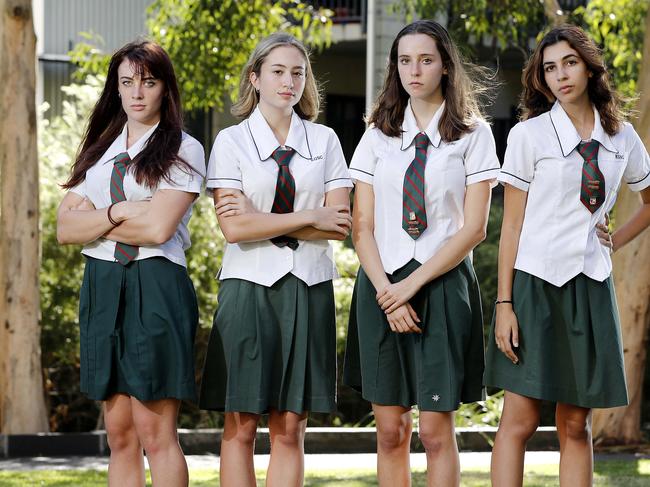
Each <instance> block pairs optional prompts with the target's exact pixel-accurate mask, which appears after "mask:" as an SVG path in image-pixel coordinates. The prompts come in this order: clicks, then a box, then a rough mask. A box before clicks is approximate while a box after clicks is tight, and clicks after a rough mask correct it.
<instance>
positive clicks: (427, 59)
mask: <svg viewBox="0 0 650 487" xmlns="http://www.w3.org/2000/svg"><path fill="white" fill-rule="evenodd" d="M432 62H433V59H431V58H430V57H425V58H424V59H422V64H431V63H432Z"/></svg>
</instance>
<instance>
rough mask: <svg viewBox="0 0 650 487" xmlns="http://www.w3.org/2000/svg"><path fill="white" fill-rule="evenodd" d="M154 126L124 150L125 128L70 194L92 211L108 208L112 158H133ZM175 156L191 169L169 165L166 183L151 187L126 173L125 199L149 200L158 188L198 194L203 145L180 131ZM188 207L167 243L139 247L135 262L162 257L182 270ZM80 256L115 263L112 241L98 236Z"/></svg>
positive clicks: (201, 171) (85, 247) (203, 155)
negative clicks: (122, 155) (87, 202)
mask: <svg viewBox="0 0 650 487" xmlns="http://www.w3.org/2000/svg"><path fill="white" fill-rule="evenodd" d="M157 127H158V124H156V125H155V126H153V127H151V129H149V130H148V131H147V132H146V133H145V134H144V135H143V136H142V137H140V139H139V140H138V141H137V142H136V143H135V144H133V145H132V146H131V147H129V149H127V148H126V141H127V126H126V125H125V126H124V129H123V130H122V132H121V133H120V135H119V136H118V137H117V138H116V139H115V140H114V141H113V143H112V144H111V146H110V147H109V148H108V149H107V150H106V152H105V153H104V155H102V157H101V158H100V159H99V160H98V161H97V162H96V163H95V164H94V165H93V166H92V167H91V168H90V169H88V171H87V172H86V178H85V179H84V181H83V182H81V183H80V184H78V185H77V186H75V187H74V188H72V189H71V191H72V192H74V193H76V194H78V195H80V196H85V197H86V198H88V199H90V201H91V202H92V203H93V205H95V208H98V209H99V208H106V207H107V206H110V204H111V194H110V181H111V173H112V172H113V161H114V159H115V156H117V155H118V154H120V153H122V152H128V153H129V157H131V159H134V158H135V157H136V156H137V155H138V154H139V153H140V152H141V151H142V150H143V149H144V147H145V146H146V144H147V143H148V141H149V138H150V137H151V136H152V135H153V133H154V131H155V130H156V128H157ZM178 155H179V156H180V157H182V158H183V160H185V162H187V163H188V164H189V165H190V166H191V168H192V169H188V168H184V167H181V166H179V165H174V166H172V168H171V169H170V171H169V179H170V181H166V180H164V179H162V180H160V182H159V183H158V186H157V187H155V188H149V187H147V186H144V185H141V184H138V183H137V182H136V181H135V178H134V177H133V172H132V171H131V170H129V171H128V172H127V174H126V176H125V177H124V194H125V196H126V199H127V200H128V201H142V200H145V199H149V198H151V197H152V196H153V194H154V193H155V192H156V191H157V190H159V189H173V190H176V191H185V192H188V193H197V194H200V193H201V186H202V184H203V179H204V178H205V152H204V150H203V146H202V145H201V144H200V143H199V142H198V141H197V140H196V139H195V138H193V137H191V136H190V135H188V134H186V133H185V132H183V133H182V140H181V146H180V149H179V151H178ZM192 206H193V204H192V205H190V207H189V208H188V209H187V211H186V212H185V214H184V215H183V218H181V221H180V223H179V224H178V227H177V228H176V231H175V232H174V235H172V237H171V238H170V239H169V240H168V241H167V242H165V243H163V244H160V245H141V246H140V247H139V250H138V255H137V256H136V257H135V259H136V260H142V259H147V258H149V257H165V258H166V259H169V260H170V261H172V262H174V263H176V264H179V265H182V266H184V267H186V266H187V263H186V260H185V250H187V249H188V248H189V247H190V245H191V241H190V233H189V231H188V229H187V225H188V223H189V221H190V217H191V216H192ZM81 253H82V254H84V255H87V256H89V257H94V258H96V259H101V260H108V261H114V262H115V257H114V255H113V254H114V253H115V242H113V241H112V240H107V239H105V238H103V237H100V238H98V239H97V240H95V241H94V242H91V243H89V244H87V245H85V246H84V248H83V250H82V251H81Z"/></svg>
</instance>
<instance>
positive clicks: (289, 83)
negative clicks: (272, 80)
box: [282, 72, 293, 88]
mask: <svg viewBox="0 0 650 487" xmlns="http://www.w3.org/2000/svg"><path fill="white" fill-rule="evenodd" d="M282 84H283V85H284V86H286V87H287V88H293V76H292V75H291V73H290V72H287V73H285V74H284V76H283V78H282Z"/></svg>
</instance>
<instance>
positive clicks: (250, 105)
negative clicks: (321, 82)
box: [230, 32, 320, 121]
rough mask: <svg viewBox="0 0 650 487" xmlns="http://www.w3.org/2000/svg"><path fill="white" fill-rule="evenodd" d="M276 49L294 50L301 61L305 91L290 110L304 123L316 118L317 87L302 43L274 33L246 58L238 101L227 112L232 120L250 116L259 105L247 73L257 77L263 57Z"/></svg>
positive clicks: (307, 53)
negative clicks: (302, 60)
mask: <svg viewBox="0 0 650 487" xmlns="http://www.w3.org/2000/svg"><path fill="white" fill-rule="evenodd" d="M280 46H291V47H295V48H296V49H298V50H299V51H300V53H301V54H302V55H303V57H304V58H305V90H304V91H303V92H302V96H301V97H300V101H299V102H298V103H297V104H296V105H295V106H294V110H295V111H296V113H297V114H298V116H299V117H300V118H302V119H305V120H310V121H314V120H316V117H317V116H318V112H319V110H320V93H319V92H318V85H317V83H316V79H315V78H314V72H313V71H312V69H311V63H310V61H309V52H308V51H307V48H306V47H305V46H304V44H303V43H302V42H300V41H299V40H298V39H296V38H295V37H294V36H292V35H291V34H287V33H285V32H276V33H275V34H271V35H270V36H268V37H265V38H264V39H262V40H261V41H260V42H258V43H257V46H255V49H254V50H253V52H252V53H251V55H250V57H249V58H248V62H247V63H246V65H245V66H244V68H243V69H242V72H241V78H240V80H239V99H238V100H237V103H235V104H234V105H233V106H232V108H231V109H230V113H232V114H233V115H234V116H235V117H238V118H242V119H243V118H248V116H249V115H250V114H251V113H253V110H255V107H256V106H257V103H258V102H259V94H258V93H257V92H256V91H255V88H254V87H253V84H252V83H251V81H250V76H251V73H255V74H256V75H257V76H259V75H260V70H261V69H262V64H264V60H265V59H266V58H267V56H268V55H269V53H270V52H271V51H272V50H273V49H275V48H276V47H280Z"/></svg>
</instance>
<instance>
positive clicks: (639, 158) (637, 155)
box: [623, 126, 650, 191]
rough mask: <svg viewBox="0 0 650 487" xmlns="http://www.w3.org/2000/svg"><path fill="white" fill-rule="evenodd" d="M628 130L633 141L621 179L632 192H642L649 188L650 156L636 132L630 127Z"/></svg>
mask: <svg viewBox="0 0 650 487" xmlns="http://www.w3.org/2000/svg"><path fill="white" fill-rule="evenodd" d="M629 129H630V131H631V132H632V137H633V138H634V141H633V144H632V148H631V149H630V153H629V154H628V158H627V166H625V172H624V173H623V179H624V180H625V182H626V183H627V185H628V187H629V188H630V189H631V190H632V191H642V190H644V189H645V188H647V187H648V186H650V156H648V151H647V150H646V148H645V146H644V145H643V142H642V141H641V138H640V137H639V135H638V134H637V133H636V131H635V130H634V129H633V128H632V126H630V128H629Z"/></svg>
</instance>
